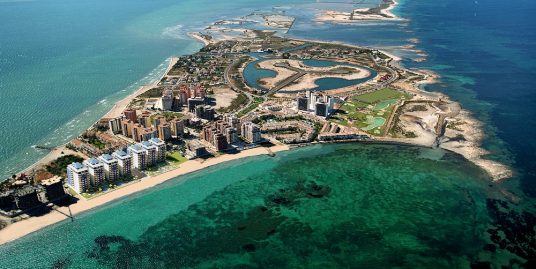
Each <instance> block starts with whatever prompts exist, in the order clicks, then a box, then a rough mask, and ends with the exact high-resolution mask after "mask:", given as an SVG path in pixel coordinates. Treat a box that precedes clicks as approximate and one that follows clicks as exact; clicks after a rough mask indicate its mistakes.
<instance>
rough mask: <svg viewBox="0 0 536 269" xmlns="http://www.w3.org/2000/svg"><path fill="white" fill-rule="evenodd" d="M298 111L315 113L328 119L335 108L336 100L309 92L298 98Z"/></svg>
mask: <svg viewBox="0 0 536 269" xmlns="http://www.w3.org/2000/svg"><path fill="white" fill-rule="evenodd" d="M297 106H298V110H300V111H308V112H314V114H315V115H317V116H320V117H324V118H327V117H328V116H329V115H331V113H332V112H333V110H334V108H335V98H334V97H331V96H327V95H321V94H317V93H315V92H311V91H307V92H305V95H301V96H298V100H297Z"/></svg>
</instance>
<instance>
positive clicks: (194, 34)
mask: <svg viewBox="0 0 536 269" xmlns="http://www.w3.org/2000/svg"><path fill="white" fill-rule="evenodd" d="M188 36H190V37H191V38H193V39H195V40H197V41H199V42H201V43H203V44H204V45H205V46H206V45H208V44H210V41H209V40H207V39H205V38H204V37H203V36H201V34H199V33H194V32H191V33H188Z"/></svg>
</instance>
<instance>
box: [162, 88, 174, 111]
mask: <svg viewBox="0 0 536 269" xmlns="http://www.w3.org/2000/svg"><path fill="white" fill-rule="evenodd" d="M173 99H174V97H173V91H172V90H165V91H164V93H163V94H162V109H163V110H167V111H169V110H172V109H173Z"/></svg>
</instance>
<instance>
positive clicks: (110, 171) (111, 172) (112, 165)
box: [99, 154, 119, 182]
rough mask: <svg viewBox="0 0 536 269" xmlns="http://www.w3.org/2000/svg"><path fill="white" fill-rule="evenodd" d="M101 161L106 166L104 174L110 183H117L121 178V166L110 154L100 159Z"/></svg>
mask: <svg viewBox="0 0 536 269" xmlns="http://www.w3.org/2000/svg"><path fill="white" fill-rule="evenodd" d="M99 161H101V162H102V164H103V165H104V174H105V175H106V178H107V179H108V181H112V182H113V181H115V180H117V179H118V178H119V166H118V161H117V159H114V157H113V156H112V155H110V154H104V155H102V156H100V157H99Z"/></svg>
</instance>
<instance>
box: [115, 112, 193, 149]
mask: <svg viewBox="0 0 536 269" xmlns="http://www.w3.org/2000/svg"><path fill="white" fill-rule="evenodd" d="M108 127H109V128H110V130H111V131H112V133H114V134H122V135H123V136H125V137H129V138H132V139H133V140H134V141H136V142H141V141H147V140H149V139H151V138H159V139H160V140H163V141H167V140H169V139H171V138H173V137H182V136H183V135H184V119H181V118H179V117H174V118H172V119H169V120H167V119H166V117H164V116H153V115H151V114H150V113H142V115H140V116H138V115H137V112H136V110H134V109H127V110H125V111H124V112H123V115H122V116H121V117H117V118H115V119H112V120H110V121H109V123H108Z"/></svg>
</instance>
